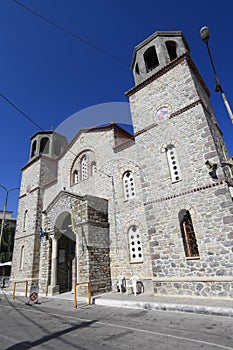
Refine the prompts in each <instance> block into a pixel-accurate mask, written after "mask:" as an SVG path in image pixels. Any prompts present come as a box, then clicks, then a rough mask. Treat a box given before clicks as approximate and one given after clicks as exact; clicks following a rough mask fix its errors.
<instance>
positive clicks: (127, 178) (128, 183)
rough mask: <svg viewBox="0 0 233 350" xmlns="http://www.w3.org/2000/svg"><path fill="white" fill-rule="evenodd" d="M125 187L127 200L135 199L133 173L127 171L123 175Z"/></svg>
mask: <svg viewBox="0 0 233 350" xmlns="http://www.w3.org/2000/svg"><path fill="white" fill-rule="evenodd" d="M123 187H124V196H125V200H128V199H131V198H133V197H135V183H134V177H133V173H132V172H131V171H126V172H125V173H124V175H123Z"/></svg>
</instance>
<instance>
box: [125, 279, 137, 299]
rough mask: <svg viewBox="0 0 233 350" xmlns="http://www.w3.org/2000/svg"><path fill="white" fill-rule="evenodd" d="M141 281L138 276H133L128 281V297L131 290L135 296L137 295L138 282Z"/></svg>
mask: <svg viewBox="0 0 233 350" xmlns="http://www.w3.org/2000/svg"><path fill="white" fill-rule="evenodd" d="M138 281H139V277H138V276H132V277H131V278H130V279H129V280H128V281H126V295H128V294H129V289H130V290H131V291H132V290H133V293H134V295H135V296H136V295H137V282H138Z"/></svg>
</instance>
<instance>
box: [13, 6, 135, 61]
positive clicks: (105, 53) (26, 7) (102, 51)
mask: <svg viewBox="0 0 233 350" xmlns="http://www.w3.org/2000/svg"><path fill="white" fill-rule="evenodd" d="M13 1H14V2H15V3H16V4H17V5H19V6H21V7H22V8H24V9H25V10H27V11H29V12H30V13H32V14H33V15H35V16H37V17H39V18H41V19H42V20H44V21H45V22H47V23H49V24H51V25H52V26H54V27H56V28H58V29H59V30H61V31H63V32H64V33H66V34H68V35H70V36H72V37H73V38H75V39H78V40H79V41H82V42H83V43H85V44H86V45H88V46H90V47H92V48H93V49H95V50H97V51H99V52H101V53H103V54H104V55H107V56H110V57H111V58H113V59H115V60H117V61H118V62H120V63H122V64H124V65H126V66H127V67H130V65H129V64H128V63H127V62H125V61H124V60H122V59H121V58H119V57H117V56H115V55H113V54H112V53H110V52H108V51H106V50H104V49H102V48H100V47H99V46H97V45H95V44H93V43H92V42H90V41H88V40H86V39H84V38H82V37H81V36H79V35H77V34H74V33H72V32H71V31H70V30H68V29H66V28H65V27H63V26H61V25H59V24H57V23H55V22H53V21H52V20H50V19H49V18H47V17H45V16H42V15H41V14H39V13H38V12H36V11H34V10H32V9H31V8H29V7H28V6H26V5H24V4H22V3H21V2H20V1H18V0H13Z"/></svg>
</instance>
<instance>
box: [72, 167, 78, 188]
mask: <svg viewBox="0 0 233 350" xmlns="http://www.w3.org/2000/svg"><path fill="white" fill-rule="evenodd" d="M72 182H73V185H74V184H77V183H78V170H74V171H73V179H72Z"/></svg>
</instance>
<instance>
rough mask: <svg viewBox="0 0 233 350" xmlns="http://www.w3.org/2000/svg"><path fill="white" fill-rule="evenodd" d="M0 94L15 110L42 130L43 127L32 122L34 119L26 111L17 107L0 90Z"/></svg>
mask: <svg viewBox="0 0 233 350" xmlns="http://www.w3.org/2000/svg"><path fill="white" fill-rule="evenodd" d="M0 96H1V97H2V98H4V100H6V101H7V102H8V103H9V104H10V105H11V106H12V107H13V108H14V109H16V111H18V112H19V113H20V114H22V115H23V116H24V117H25V118H26V119H27V120H29V121H30V122H31V123H33V124H34V125H35V126H36V127H37V128H39V129H40V130H42V131H44V129H43V128H41V127H40V125H38V124H37V123H36V122H34V120H33V119H32V118H30V117H29V116H28V115H27V114H26V113H24V112H23V111H22V110H21V109H20V108H19V107H17V106H16V105H15V104H14V103H13V102H12V101H11V100H10V99H9V98H7V97H6V96H5V95H3V94H2V93H1V92H0Z"/></svg>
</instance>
